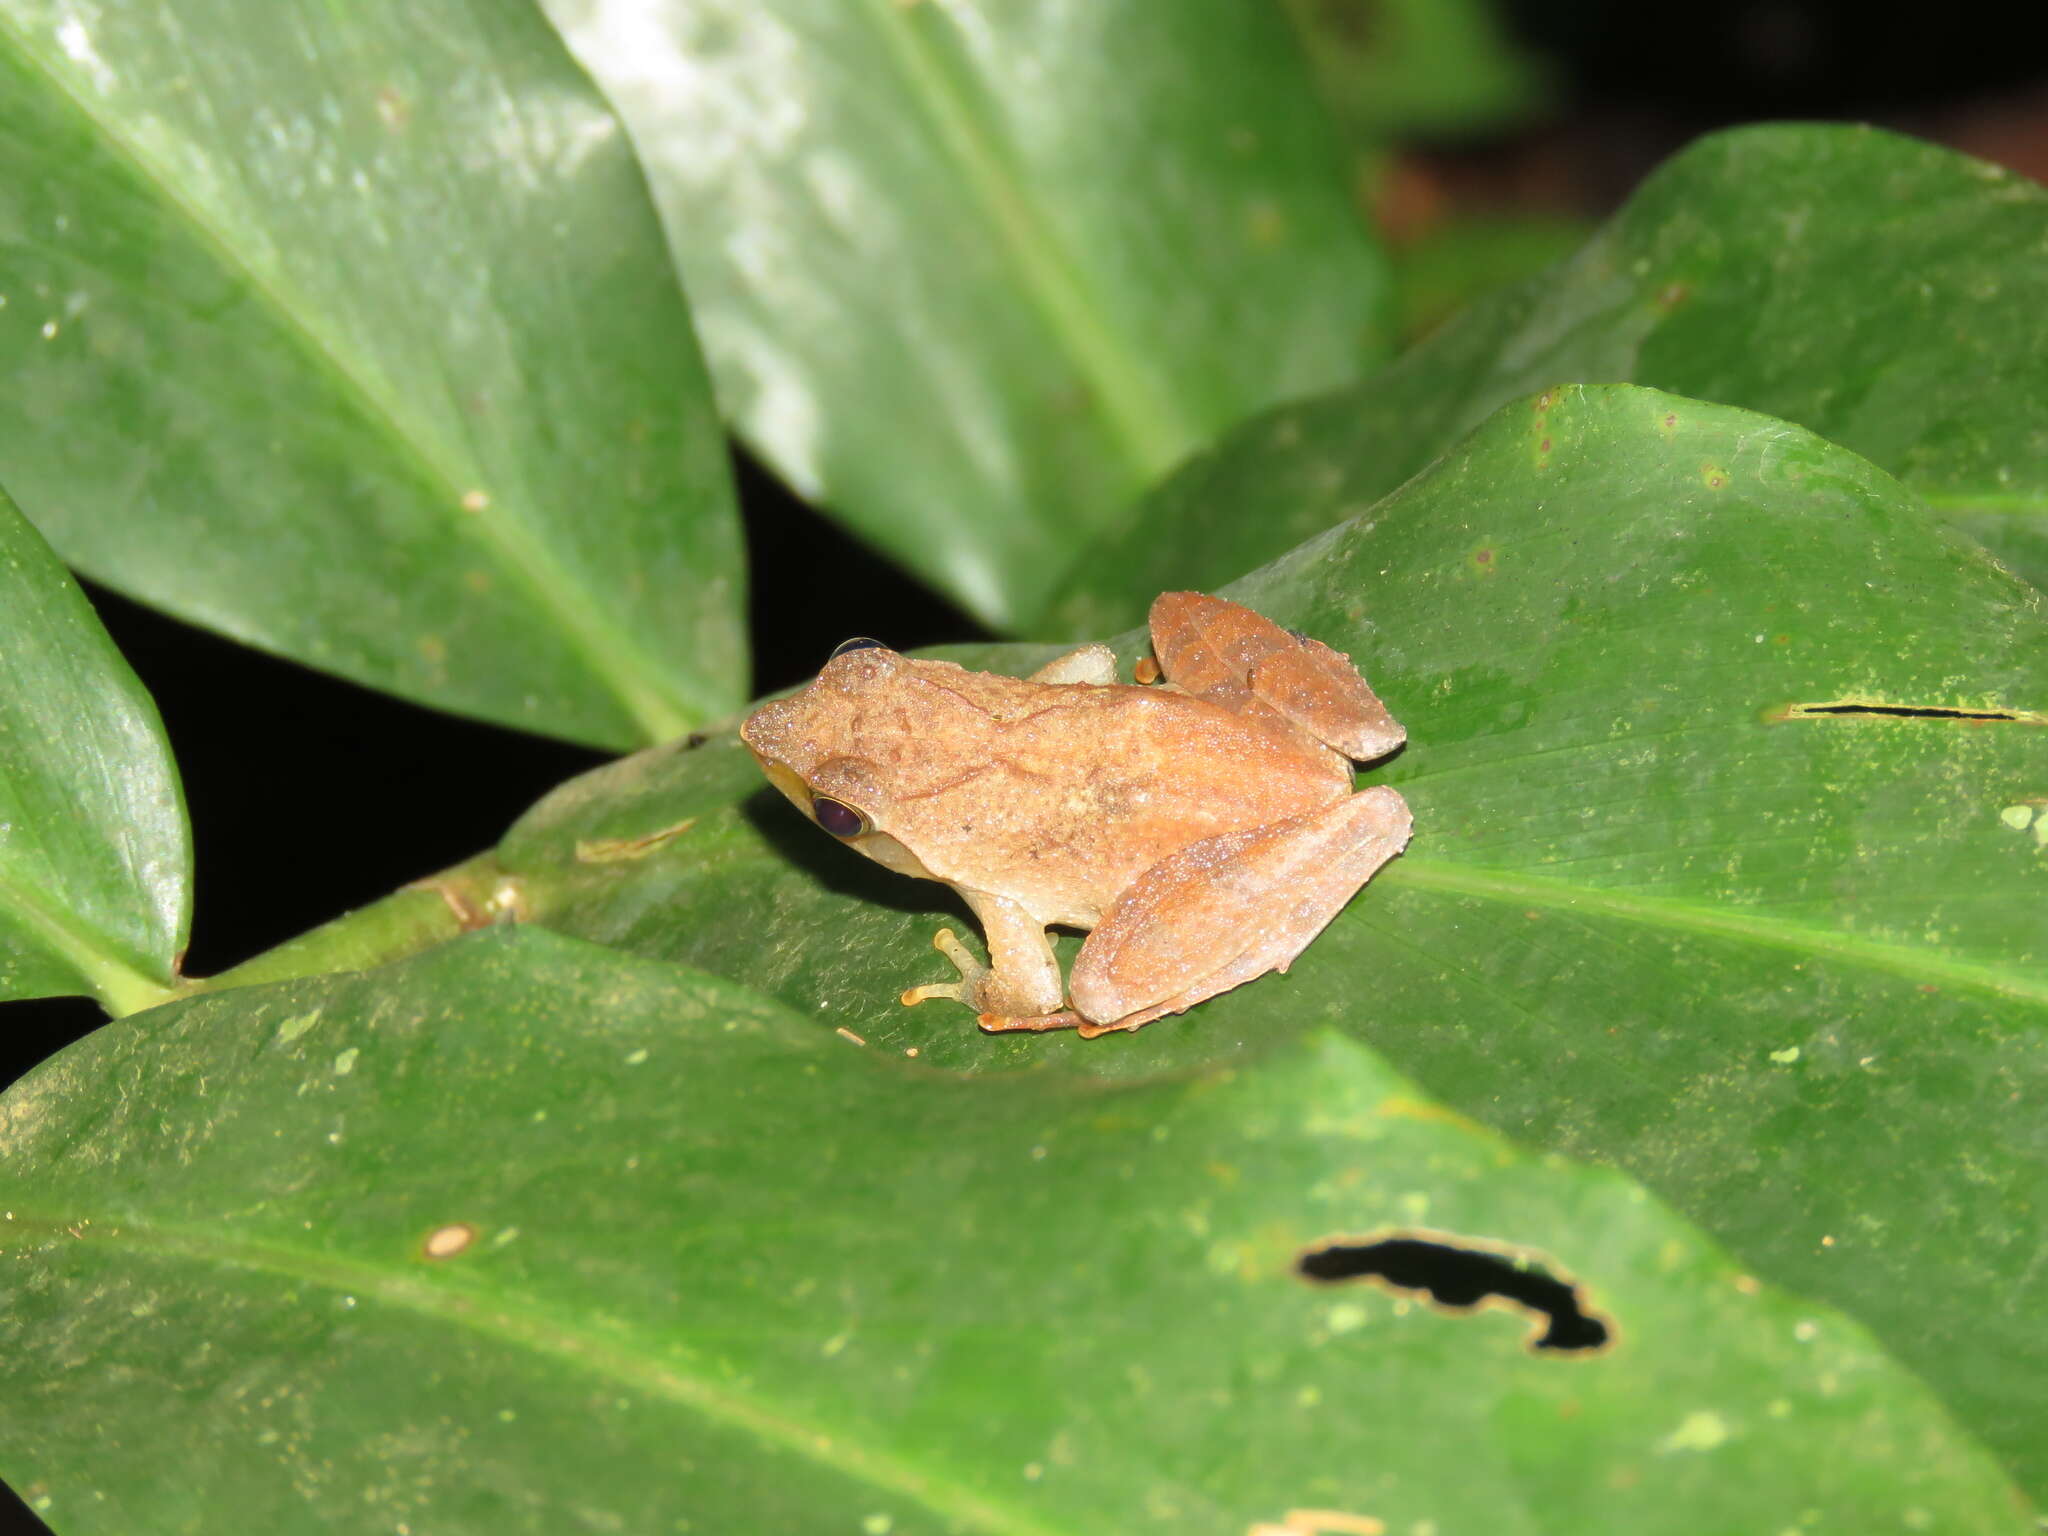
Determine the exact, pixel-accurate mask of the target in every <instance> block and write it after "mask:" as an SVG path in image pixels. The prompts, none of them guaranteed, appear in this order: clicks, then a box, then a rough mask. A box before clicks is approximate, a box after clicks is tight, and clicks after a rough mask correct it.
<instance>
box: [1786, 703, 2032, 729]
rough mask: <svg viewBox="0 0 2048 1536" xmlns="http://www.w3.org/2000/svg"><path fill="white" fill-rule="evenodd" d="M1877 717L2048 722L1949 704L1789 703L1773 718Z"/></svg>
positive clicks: (2025, 714) (2006, 711)
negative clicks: (1952, 706)
mask: <svg viewBox="0 0 2048 1536" xmlns="http://www.w3.org/2000/svg"><path fill="white" fill-rule="evenodd" d="M1844 716H1875V717H1877V718H1879V719H1889V720H1967V721H1996V722H2003V723H2018V724H2023V725H2043V724H2048V715H2041V714H2036V713H2034V712H2033V711H2030V710H2028V711H2022V710H2014V709H1954V708H1951V707H1949V706H1948V705H1945V704H1854V703H1842V704H1787V705H1786V706H1785V707H1784V708H1783V709H1780V710H1776V711H1773V712H1772V714H1771V715H1770V717H1769V718H1771V719H1773V720H1814V719H1839V718H1842V717H1844Z"/></svg>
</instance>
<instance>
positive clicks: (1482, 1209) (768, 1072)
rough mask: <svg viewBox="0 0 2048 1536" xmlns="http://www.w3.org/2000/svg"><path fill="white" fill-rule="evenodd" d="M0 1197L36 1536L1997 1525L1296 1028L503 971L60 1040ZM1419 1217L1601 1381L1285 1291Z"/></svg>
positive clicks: (373, 978)
mask: <svg viewBox="0 0 2048 1536" xmlns="http://www.w3.org/2000/svg"><path fill="white" fill-rule="evenodd" d="M0 1150H4V1151H5V1154H6V1156H5V1159H4V1162H0V1168H4V1170H5V1172H4V1173H0V1206H4V1207H5V1209H6V1212H7V1217H6V1220H5V1221H4V1222H0V1265H4V1266H5V1268H4V1272H5V1274H6V1275H7V1277H8V1283H9V1286H10V1292H11V1299H10V1303H9V1306H8V1307H7V1309H6V1310H5V1311H4V1312H0V1447H4V1450H0V1458H4V1466H0V1470H4V1471H5V1473H6V1474H7V1476H8V1477H9V1478H10V1480H13V1481H15V1483H16V1486H17V1487H20V1488H21V1489H22V1490H23V1492H24V1494H25V1496H26V1497H27V1498H28V1500H29V1502H30V1504H31V1506H32V1507H35V1508H36V1509H38V1511H39V1512H41V1513H42V1514H44V1516H45V1518H47V1519H48V1520H49V1521H50V1522H51V1524H52V1525H53V1527H55V1528H56V1529H58V1530H61V1531H63V1532H64V1533H65V1536H100V1533H105V1536H129V1533H131V1532H134V1531H137V1530H141V1529H181V1528H201V1527H205V1526H208V1525H210V1524H213V1523H216V1517H217V1515H218V1512H219V1511H221V1510H223V1509H231V1510H233V1511H234V1516H235V1520H236V1522H237V1523H239V1524H240V1525H243V1526H245V1527H247V1528H249V1529H253V1530H262V1531H266V1532H274V1533H277V1536H293V1533H299V1532H305V1533H326V1532H331V1531H334V1530H336V1529H341V1528H350V1527H356V1526H360V1525H363V1524H364V1523H365V1522H366V1520H367V1521H369V1522H371V1523H375V1524H377V1525H379V1526H381V1527H383V1528H387V1529H396V1528H398V1527H401V1526H403V1527H406V1528H409V1529H412V1530H417V1531H428V1530H431V1531H435V1532H441V1533H449V1536H461V1533H469V1532H475V1533H484V1532H490V1533H500V1532H535V1533H540V1532H548V1533H552V1532H559V1531H562V1530H565V1529H578V1528H580V1529H590V1530H616V1531H672V1530H692V1531H764V1532H766V1531H791V1532H795V1531H803V1532H810V1531H832V1530H840V1529H844V1530H849V1531H862V1532H868V1533H876V1532H886V1533H889V1536H941V1533H947V1532H976V1533H979V1532H988V1533H1003V1536H1129V1533H1130V1532H1133V1531H1138V1530H1146V1529H1153V1528H1158V1529H1166V1530H1174V1531H1188V1532H1219V1533H1228V1536H1235V1533H1240V1532H1243V1531H1246V1530H1248V1529H1250V1528H1252V1527H1253V1526H1254V1525H1256V1524H1258V1523H1259V1522H1260V1521H1261V1520H1262V1519H1268V1518H1270V1517H1272V1516H1276V1515H1278V1514H1279V1513H1280V1512H1282V1511H1286V1510H1290V1509H1292V1510H1298V1511H1303V1512H1304V1513H1306V1512H1310V1511H1315V1510H1328V1511H1338V1512H1349V1513H1348V1515H1347V1516H1346V1518H1349V1519H1351V1520H1352V1521H1353V1524H1352V1525H1351V1526H1350V1529H1353V1530H1357V1529H1361V1528H1368V1527H1364V1526H1362V1525H1361V1524H1360V1523H1359V1522H1364V1521H1367V1520H1378V1521H1383V1522H1385V1524H1386V1526H1387V1528H1388V1529H1390V1530H1399V1531H1413V1530H1414V1529H1416V1528H1417V1526H1419V1525H1434V1526H1435V1527H1436V1528H1438V1529H1443V1530H1481V1529H1486V1530H1492V1529H1501V1528H1503V1527H1507V1528H1523V1529H1532V1530H1533V1529H1556V1530H1603V1531H1629V1532H1636V1533H1643V1536H1663V1533H1671V1536H1680V1533H1689V1532H1696V1531H1700V1530H1755V1529H1769V1528H1771V1527H1772V1525H1773V1523H1774V1522H1778V1521H1780V1520H1781V1519H1782V1512H1783V1511H1784V1510H1787V1509H1794V1510H1796V1509H1804V1508H1818V1509H1824V1510H1826V1511H1827V1512H1828V1514H1829V1515H1830V1516H1831V1517H1832V1518H1834V1519H1836V1520H1838V1521H1840V1522H1841V1523H1842V1524H1843V1525H1844V1527H1845V1528H1849V1529H1862V1530H1874V1529H1879V1528H1884V1527H1888V1526H1890V1525H1894V1524H1896V1519H1897V1515H1898V1512H1899V1511H1901V1510H1906V1509H1913V1510H1919V1511H1921V1512H1923V1514H1924V1515H1925V1517H1926V1518H1927V1520H1928V1521H1929V1522H1930V1523H1929V1528H1930V1529H1938V1530H1941V1531H1943V1532H1955V1533H1972V1536H1975V1533H1983V1536H1994V1533H2001V1532H2006V1531H2009V1530H2010V1529H2011V1528H2012V1507H2013V1506H2012V1504H2011V1494H2010V1489H2009V1487H2008V1486H2007V1485H2006V1483H2005V1480H2004V1478H2003V1476H2002V1474H2001V1473H2000V1472H1999V1471H1998V1469H1997V1468H1996V1466H1995V1465H1994V1464H1993V1462H1992V1461H1991V1459H1990V1458H1989V1457H1988V1456H1986V1455H1985V1454H1984V1452H1983V1450H1982V1449H1981V1448H1980V1447H1978V1446H1977V1445H1975V1444H1973V1443H1972V1442H1971V1441H1970V1439H1969V1438H1968V1436H1967V1435H1965V1434H1963V1433H1962V1432H1960V1431H1959V1430H1958V1429H1957V1428H1956V1427H1955V1426H1954V1425H1953V1423H1952V1422H1951V1420H1950V1419H1949V1417H1948V1415H1947V1414H1946V1412H1945V1411H1944V1410H1943V1408H1942V1407H1941V1405H1940V1404H1939V1402H1938V1401H1937V1400H1936V1399H1935V1398H1934V1396H1933V1395H1932V1394H1931V1393H1930V1392H1929V1391H1928V1390H1927V1388H1926V1387H1925V1386H1924V1385H1922V1384H1921V1383H1920V1382H1919V1381H1917V1380H1915V1379H1914V1378H1913V1376H1912V1375H1911V1374H1910V1373H1908V1372H1906V1371H1905V1370H1902V1369H1901V1368H1900V1367H1899V1366H1898V1365H1897V1364H1896V1363H1895V1362H1893V1361H1892V1360H1890V1359H1888V1358H1886V1356H1885V1354H1884V1353H1883V1351H1882V1350H1881V1349H1879V1348H1878V1347H1876V1346H1875V1345H1874V1343H1873V1341H1872V1340H1871V1339H1870V1337H1869V1336H1868V1334H1867V1333H1866V1332H1865V1331H1864V1330H1863V1329H1861V1328H1860V1327H1858V1326H1856V1325H1855V1324H1854V1323H1852V1322H1850V1321H1848V1320H1846V1319H1844V1318H1843V1317H1841V1316H1839V1315H1838V1314H1836V1313H1834V1312H1832V1311H1830V1310H1829V1309H1828V1308H1826V1307H1824V1306H1817V1305H1815V1304H1813V1303H1812V1302H1811V1301H1809V1300H1806V1299H1804V1298H1801V1297H1798V1296H1795V1295H1790V1294H1786V1293H1783V1292H1780V1291H1778V1290H1777V1289H1775V1288H1774V1287H1771V1286H1768V1285H1763V1284H1759V1283H1757V1282H1756V1281H1755V1280H1753V1279H1750V1278H1749V1277H1747V1276H1745V1275H1744V1274H1743V1273H1742V1272H1741V1270H1740V1269H1739V1268H1738V1267H1737V1266H1736V1265H1735V1264H1733V1263H1731V1262H1730V1260H1729V1259H1728V1258H1727V1257H1726V1256H1725V1255H1723V1254H1722V1253H1720V1252H1719V1251H1718V1250H1717V1249H1716V1248H1715V1247H1714V1246H1713V1245H1712V1244H1711V1243H1709V1242H1707V1241H1705V1240H1703V1239H1702V1238H1701V1237H1700V1236H1699V1234H1698V1233H1697V1232H1695V1231H1694V1230H1692V1229H1691V1228H1690V1227H1688V1226H1687V1225H1686V1224H1685V1223H1684V1222H1683V1221H1681V1220H1679V1219H1678V1218H1676V1217H1675V1216H1674V1215H1673V1214H1672V1213H1671V1212H1670V1211H1668V1210H1667V1209H1666V1208H1664V1207H1663V1206H1662V1205H1661V1204H1660V1203H1659V1202H1657V1201H1655V1200H1653V1199H1645V1198H1644V1197H1643V1195H1642V1191H1641V1190H1640V1189H1639V1188H1637V1187H1636V1186H1635V1185H1633V1184H1632V1183H1631V1182H1630V1181H1629V1180H1627V1179H1625V1178H1623V1177H1621V1176H1619V1175H1617V1174H1615V1173H1613V1172H1611V1171H1607V1170H1602V1169H1593V1168H1580V1167H1573V1166H1571V1165H1569V1164H1566V1163H1563V1162H1561V1161H1557V1160H1552V1159H1543V1158H1534V1157H1530V1156H1528V1155H1526V1154H1524V1153H1521V1152H1519V1151H1517V1150H1516V1149H1514V1148H1513V1147H1511V1146H1509V1145H1507V1144H1506V1143H1504V1142H1503V1141H1501V1140H1500V1139H1498V1138H1497V1137H1496V1136H1494V1135H1493V1134H1492V1133H1490V1132H1487V1131H1484V1130H1481V1129H1479V1128H1478V1127H1476V1126H1474V1125H1472V1124H1470V1123H1469V1122H1466V1121H1464V1120H1462V1119H1461V1118H1460V1117H1458V1116H1456V1115H1451V1114H1447V1113H1444V1112H1442V1111H1441V1110H1436V1109H1434V1108H1433V1106H1430V1105H1429V1104H1428V1103H1427V1102H1426V1101H1424V1100H1422V1099H1421V1098H1420V1097H1419V1095H1418V1093H1417V1090H1416V1089H1414V1088H1413V1087H1412V1086H1411V1085H1409V1084H1407V1083H1404V1082H1403V1081H1402V1080H1401V1079H1400V1078H1399V1077H1397V1076H1396V1075H1394V1074H1393V1073H1392V1072H1391V1071H1389V1070H1388V1069H1387V1067H1386V1066H1384V1065H1383V1064H1382V1063H1381V1061H1380V1060H1379V1058H1378V1057H1377V1056H1376V1055H1375V1054H1374V1053H1373V1052H1372V1051H1370V1050H1368V1049H1366V1048H1365V1047H1363V1046H1361V1045H1360V1044H1358V1043H1357V1042H1356V1041H1355V1040H1353V1039H1350V1038H1347V1037H1346V1036H1344V1035H1343V1034H1341V1033H1338V1032H1335V1031H1329V1030H1313V1031H1309V1032H1307V1033H1305V1034H1303V1035H1301V1036H1299V1037H1298V1038H1296V1039H1295V1040H1293V1041H1292V1042H1290V1043H1288V1044H1286V1045H1284V1046H1282V1047H1281V1048H1278V1049H1276V1050H1274V1051H1272V1052H1270V1053H1269V1054H1268V1055H1267V1056H1266V1057H1265V1058H1264V1059H1263V1060H1261V1061H1260V1062H1258V1063H1256V1064H1245V1065H1241V1066H1240V1067H1239V1068H1237V1069H1235V1070H1217V1069H1215V1068H1210V1069H1202V1068H1200V1067H1195V1068H1193V1069H1192V1070H1183V1071H1180V1072H1177V1073H1175V1074H1172V1075H1171V1076H1169V1077H1166V1078H1164V1079H1161V1080H1157V1081H1151V1082H1132V1083H1126V1084H1123V1085H1120V1086H1114V1087H1110V1086H1105V1085H1102V1084H1099V1083H1092V1082H1088V1081H1086V1080H1084V1079H1077V1078H1074V1077H1071V1076H1049V1077H1039V1078H1037V1079H1034V1080H1023V1081H1020V1080H1017V1079H1014V1078H1006V1077H1003V1076H994V1077H987V1076H983V1077H976V1076H971V1075H962V1074H957V1073H953V1072H947V1071H937V1070H933V1069H931V1068H930V1067H928V1066H926V1065H924V1064H922V1063H920V1062H917V1061H914V1060H910V1059H907V1058H906V1057H904V1056H903V1055H902V1054H901V1053H899V1052H895V1051H882V1050H878V1049H874V1048H865V1049H864V1048H862V1047H860V1046H858V1045H854V1044H851V1043H848V1042H847V1041H845V1040H844V1039H842V1038H840V1037H839V1036H838V1035H835V1034H834V1033H833V1032H832V1031H831V1030H828V1029H824V1028H821V1027H819V1024H818V1022H817V1021H816V1020H814V1019H812V1018H808V1017H804V1016H801V1015H798V1014H796V1013H793V1012H791V1011H790V1010H789V1009H787V1008H786V1007H784V1006H782V1005H780V1004H777V1003H775V1002H772V1001H770V1000H769V999H766V998H764V997H762V996H760V995H759V994H758V993H755V992H753V991H751V990H750V989H748V988H745V987H742V986H738V985H735V984H733V983H730V982H724V981H719V980H716V979H714V978H712V977H708V976H704V975H701V974H697V973H693V972H689V971H685V970H680V969H678V968H676V967H673V966H670V965H665V964H659V963H651V962H645V961H636V960H631V959H628V958H626V957H623V956H620V955H617V954H614V953H608V952H606V951H604V950H602V949H599V948H597V947H595V946H591V945H586V944H581V943H577V942H575V941H573V940H568V939H563V938H560V937H557V936H555V935H551V934H546V933H541V932H536V931H532V930H525V931H518V930H500V931H497V932H492V933H488V934H478V935H472V936H471V937H469V938H467V939H463V940H460V941H458V942H456V943H455V944H452V945H450V946H448V947H446V948H444V949H442V950H440V951H437V952H435V953H433V954H430V955H427V956H424V957H422V958H419V959H415V960H412V961H409V962H406V963H405V964H403V965H400V966H396V967H392V968H388V969H386V970H383V971H379V972H374V973H369V974H365V975H360V976H341V977H330V978H323V979H319V980H314V981H307V982H300V983H295V984H288V985H283V986H277V987H267V988H252V989H245V990H242V991H238V992H233V993H225V994H221V995H217V996H213V997H205V998H199V999H195V1000H191V1001H188V1002H183V1003H180V1004H176V1005H174V1006H172V1007H169V1008H164V1009H159V1010H157V1011H155V1012H153V1013H151V1014H149V1015H147V1016H145V1017H141V1018H137V1019H135V1020H133V1021H130V1022H127V1023H123V1024H117V1025H114V1026H111V1027H109V1028H107V1029H104V1030H102V1031H101V1032H100V1033H99V1034H97V1035H95V1036H94V1037H93V1038H92V1039H90V1040H88V1041H86V1042H84V1043H83V1044H81V1045H79V1046H76V1047H74V1048H73V1049H72V1050H70V1051H68V1052H66V1053H65V1054H63V1055H61V1056H59V1057H58V1058H56V1059H55V1060H54V1061H52V1062H50V1063H49V1064H47V1065H46V1066H44V1067H43V1068H41V1069H39V1070H38V1071H37V1072H35V1073H33V1074H31V1075H30V1076H29V1077H28V1078H26V1079H24V1080H23V1081H22V1082H21V1083H19V1084H17V1085H16V1087H15V1088H14V1089H13V1090H12V1091H11V1092H10V1093H9V1094H8V1095H7V1097H6V1098H5V1099H4V1100H0ZM25 1170H33V1176H32V1177H25V1176H24V1172H25ZM1425 1207H1426V1209H1427V1212H1428V1216H1429V1219H1430V1220H1431V1221H1432V1222H1433V1223H1435V1224H1438V1225H1440V1226H1442V1227H1445V1228H1448V1229H1452V1230H1455V1231H1458V1232H1462V1233H1468V1234H1484V1235H1486V1236H1487V1237H1489V1238H1493V1237H1498V1238H1503V1239H1506V1240H1509V1241H1511V1242H1513V1243H1514V1244H1515V1245H1517V1246H1518V1247H1522V1248H1526V1249H1530V1250H1541V1251H1544V1252H1545V1253H1548V1254H1554V1255H1558V1256H1561V1261H1562V1262H1563V1263H1564V1264H1565V1266H1566V1267H1568V1268H1569V1269H1570V1270H1571V1272H1572V1273H1573V1275H1574V1276H1575V1278H1576V1279H1577V1281H1578V1283H1579V1284H1580V1285H1581V1286H1582V1287H1584V1288H1585V1291H1586V1293H1587V1295H1588V1296H1589V1297H1590V1298H1591V1300H1592V1302H1593V1303H1594V1304H1596V1305H1597V1306H1598V1308H1599V1309H1600V1311H1601V1312H1602V1313H1603V1315H1605V1316H1608V1317H1611V1318H1612V1319H1614V1321H1615V1324H1616V1326H1617V1328H1618V1329H1619V1330H1620V1342H1619V1343H1618V1344H1617V1345H1616V1346H1615V1347H1613V1348H1610V1349H1608V1350H1606V1351H1604V1352H1601V1353H1598V1354H1593V1355H1587V1356H1584V1357H1582V1358H1578V1359H1565V1358H1560V1357H1559V1356H1557V1355H1555V1354H1539V1353H1534V1352H1531V1351H1530V1350H1529V1349H1527V1348H1526V1347H1525V1345H1524V1342H1523V1335H1524V1332H1525V1329H1524V1328H1523V1326H1521V1325H1520V1324H1519V1323H1518V1322H1517V1321H1516V1320H1515V1319H1513V1318H1511V1317H1508V1316H1504V1315H1502V1314H1500V1313H1498V1312H1494V1311H1482V1312H1478V1313H1475V1314H1472V1315H1470V1316H1454V1315H1447V1314H1445V1313H1442V1312H1439V1311H1437V1310H1435V1309H1433V1308H1429V1307H1425V1306H1421V1305H1416V1304H1412V1303H1408V1302H1404V1301H1401V1300H1398V1299H1396V1298H1392V1297H1389V1296H1386V1295H1384V1294H1379V1293H1372V1292H1366V1291H1362V1290H1356V1289H1350V1288H1345V1289H1333V1288H1330V1287H1325V1286H1316V1285H1311V1284H1308V1283H1305V1282H1304V1281H1303V1280H1302V1279H1301V1278H1300V1277H1299V1276H1298V1275H1297V1274H1296V1273H1295V1266H1296V1259H1297V1255H1298V1254H1299V1253H1300V1251H1301V1250H1302V1248H1303V1247H1304V1246H1305V1245H1306V1244H1308V1243H1310V1242H1311V1241H1313V1240H1315V1239H1317V1238H1318V1237H1320V1236H1321V1235H1322V1234H1324V1233H1327V1232H1329V1231H1331V1230H1333V1229H1348V1230H1371V1229H1374V1228H1379V1227H1384V1226H1389V1225H1394V1224H1398V1223H1400V1222H1403V1221H1404V1220H1408V1219H1411V1218H1412V1216H1413V1214H1414V1213H1415V1212H1416V1211H1417V1210H1418V1209H1421V1208H1425ZM764 1212H775V1213H778V1214H777V1215H776V1216H774V1217H773V1218H772V1219H765V1220H764V1219H763V1213H764ZM1554 1262H1556V1261H1554ZM1193 1337H1199V1338H1200V1339H1201V1341H1202V1347H1201V1348H1199V1349H1191V1348H1189V1347H1188V1340H1189V1339H1190V1338H1193ZM1393 1399H1398V1400H1399V1403H1400V1411H1399V1412H1388V1411H1387V1404H1388V1403H1389V1401H1390V1400H1393ZM110 1444H112V1445H116V1446H118V1447H119V1454H118V1455H111V1456H110V1455H109V1454H108V1448H109V1446H110ZM654 1467H658V1468H659V1469H660V1470H659V1473H658V1475H650V1468H654ZM366 1511H367V1512H368V1514H367V1515H366ZM1324 1528H1325V1529H1329V1528H1331V1527H1328V1526H1325V1527H1324ZM1336 1528H1338V1529H1341V1528H1342V1527H1336Z"/></svg>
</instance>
